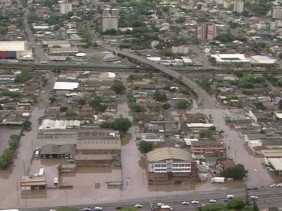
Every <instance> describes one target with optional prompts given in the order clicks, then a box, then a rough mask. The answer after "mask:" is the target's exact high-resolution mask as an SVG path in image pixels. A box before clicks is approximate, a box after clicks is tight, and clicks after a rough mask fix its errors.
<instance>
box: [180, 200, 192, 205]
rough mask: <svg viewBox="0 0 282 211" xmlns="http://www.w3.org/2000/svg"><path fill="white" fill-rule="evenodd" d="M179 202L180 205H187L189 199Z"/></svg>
mask: <svg viewBox="0 0 282 211" xmlns="http://www.w3.org/2000/svg"><path fill="white" fill-rule="evenodd" d="M181 204H182V205H189V204H190V203H189V201H183V202H181Z"/></svg>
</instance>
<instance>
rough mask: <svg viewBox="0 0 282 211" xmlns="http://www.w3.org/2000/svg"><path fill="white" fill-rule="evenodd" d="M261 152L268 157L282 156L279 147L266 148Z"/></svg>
mask: <svg viewBox="0 0 282 211" xmlns="http://www.w3.org/2000/svg"><path fill="white" fill-rule="evenodd" d="M261 152H262V154H263V155H264V157H266V158H282V150H279V149H265V150H261Z"/></svg>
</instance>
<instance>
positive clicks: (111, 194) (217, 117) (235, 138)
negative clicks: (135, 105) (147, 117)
mask: <svg viewBox="0 0 282 211" xmlns="http://www.w3.org/2000/svg"><path fill="white" fill-rule="evenodd" d="M51 88H52V85H49V88H48V89H51ZM45 106H48V91H46V92H44V93H43V94H42V96H41V99H40V101H39V105H38V107H34V108H33V110H32V113H31V115H32V116H31V119H30V121H31V122H32V130H31V131H29V132H25V135H24V136H23V137H22V139H21V145H20V148H19V150H18V153H17V155H16V159H15V162H14V166H13V168H11V169H9V170H7V171H1V172H0V184H1V190H2V191H1V192H0V204H1V208H15V207H18V208H27V207H46V206H50V205H54V206H58V205H63V206H65V205H75V204H94V205H99V204H101V203H104V202H122V201H124V200H128V199H137V198H144V197H154V198H156V197H159V196H165V195H176V194H179V195H181V194H186V193H189V192H192V193H195V195H196V194H197V193H198V191H213V190H222V189H228V188H237V187H242V186H244V184H242V182H235V181H231V182H229V181H228V182H227V183H226V184H220V185H218V184H212V183H210V182H209V181H207V182H194V181H193V182H187V183H185V184H181V185H167V186H166V185H158V186H149V185H148V184H147V176H146V172H145V169H144V167H145V165H144V158H143V157H142V155H141V153H140V152H139V150H138V147H137V146H136V141H135V140H136V137H137V136H139V128H138V127H137V126H132V127H131V128H130V129H129V131H128V132H129V133H130V135H128V136H126V138H125V139H126V141H124V142H123V145H122V149H121V154H122V155H121V161H122V167H121V168H118V167H115V168H109V167H102V168H97V167H95V168H94V167H93V168H91V167H89V168H78V169H77V171H76V172H74V173H63V174H62V182H63V183H64V184H68V185H72V186H73V188H72V189H65V190H60V189H53V188H52V189H47V190H44V191H32V192H21V191H20V189H19V185H18V182H19V181H20V178H21V176H22V175H24V174H28V173H29V174H35V173H37V172H38V170H39V168H45V171H46V176H47V183H48V186H53V178H54V177H57V165H58V164H65V163H66V160H63V159H61V160H55V159H50V160H47V159H46V160H44V159H42V160H40V159H34V160H32V155H33V148H34V145H35V144H34V142H35V141H36V135H37V132H38V131H37V130H38V119H39V118H41V117H42V116H43V115H44V109H45ZM117 110H118V112H117V116H123V117H126V118H129V119H130V120H132V117H131V116H130V111H129V108H128V106H127V104H126V103H120V104H118V109H117ZM194 112H203V113H205V114H207V115H209V114H211V115H212V116H213V120H214V124H215V126H216V127H217V128H218V129H219V130H224V137H225V135H226V138H224V141H227V142H228V143H229V142H230V147H231V148H230V150H229V151H228V155H229V156H230V157H232V158H233V159H234V161H235V162H236V163H242V164H244V165H245V167H246V168H247V170H248V171H249V177H248V181H247V182H246V184H247V185H248V186H259V185H262V184H269V183H272V178H271V177H270V175H269V174H268V173H267V171H266V170H265V169H264V167H263V165H262V162H263V159H261V158H254V157H253V156H252V155H249V153H248V152H247V150H246V149H245V146H244V143H243V140H242V139H241V138H240V136H239V134H238V132H237V131H235V130H232V129H230V128H229V127H228V126H227V125H225V122H224V118H225V115H226V110H225V109H204V110H201V109H197V108H196V109H194ZM0 132H1V134H3V135H2V137H1V140H6V138H8V137H9V135H10V134H8V133H7V132H6V131H5V130H3V131H1V130H0ZM2 132H3V133H2ZM5 133H7V134H5ZM229 140H230V141H229ZM1 144H2V145H1ZM0 146H1V147H2V146H5V143H4V142H3V141H2V143H0ZM258 181H259V182H258ZM109 182H111V183H109ZM120 182H123V184H124V185H123V188H120V186H119V185H117V186H109V185H108V184H112V183H117V184H118V183H120Z"/></svg>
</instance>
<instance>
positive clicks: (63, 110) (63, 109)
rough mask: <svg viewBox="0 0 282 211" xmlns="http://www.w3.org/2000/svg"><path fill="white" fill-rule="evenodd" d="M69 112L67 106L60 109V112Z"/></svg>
mask: <svg viewBox="0 0 282 211" xmlns="http://www.w3.org/2000/svg"><path fill="white" fill-rule="evenodd" d="M67 110H68V108H67V107H65V106H62V107H60V112H66V111H67Z"/></svg>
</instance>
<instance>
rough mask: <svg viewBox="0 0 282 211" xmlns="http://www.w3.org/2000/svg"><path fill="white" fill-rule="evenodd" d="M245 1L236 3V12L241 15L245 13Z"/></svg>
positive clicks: (239, 0) (238, 0) (241, 0)
mask: <svg viewBox="0 0 282 211" xmlns="http://www.w3.org/2000/svg"><path fill="white" fill-rule="evenodd" d="M244 4H245V3H244V0H236V1H235V2H234V12H237V13H241V12H243V11H244Z"/></svg>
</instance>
